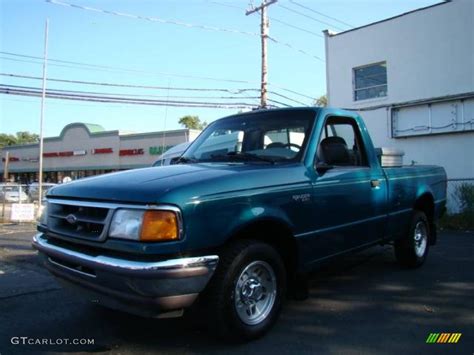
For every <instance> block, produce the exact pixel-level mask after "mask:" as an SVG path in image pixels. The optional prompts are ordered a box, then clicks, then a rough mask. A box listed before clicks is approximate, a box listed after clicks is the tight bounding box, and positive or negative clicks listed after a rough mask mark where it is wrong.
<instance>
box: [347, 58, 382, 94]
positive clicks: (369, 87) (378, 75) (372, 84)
mask: <svg viewBox="0 0 474 355" xmlns="http://www.w3.org/2000/svg"><path fill="white" fill-rule="evenodd" d="M384 96H387V63H386V62H381V63H376V64H370V65H365V66H363V67H359V68H354V101H360V100H367V99H373V98H377V97H384Z"/></svg>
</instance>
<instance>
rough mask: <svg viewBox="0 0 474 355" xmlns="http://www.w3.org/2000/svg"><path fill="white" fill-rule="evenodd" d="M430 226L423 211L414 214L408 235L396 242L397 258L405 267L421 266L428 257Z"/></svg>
mask: <svg viewBox="0 0 474 355" xmlns="http://www.w3.org/2000/svg"><path fill="white" fill-rule="evenodd" d="M429 237H430V226H429V223H428V219H427V218H426V215H425V214H424V213H423V212H421V211H415V213H414V214H413V218H412V222H411V225H410V229H409V232H408V234H407V235H405V236H404V237H403V238H402V239H399V240H397V241H396V242H395V257H396V258H397V261H398V262H399V264H400V265H401V266H403V267H408V268H416V267H419V266H421V265H422V264H423V263H424V262H425V260H426V257H427V255H428V250H429Z"/></svg>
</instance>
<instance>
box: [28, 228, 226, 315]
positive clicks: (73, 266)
mask: <svg viewBox="0 0 474 355" xmlns="http://www.w3.org/2000/svg"><path fill="white" fill-rule="evenodd" d="M32 244H33V247H34V248H35V249H37V250H38V251H39V252H40V256H41V259H42V263H43V265H44V266H45V267H46V268H47V269H48V270H49V271H50V272H51V273H52V274H53V275H54V276H56V277H57V278H58V279H59V280H60V281H61V282H62V283H63V284H66V285H67V286H70V287H72V288H74V289H76V290H80V291H82V293H85V294H86V295H87V297H88V298H89V299H90V300H91V301H93V302H96V303H100V304H103V305H105V306H108V307H110V308H114V309H120V310H123V311H127V312H130V313H134V314H138V315H142V316H148V317H159V316H160V315H163V314H166V313H169V312H173V311H179V310H181V309H183V308H186V307H189V306H190V305H191V304H192V303H193V302H194V301H195V299H196V298H197V296H198V294H199V293H200V292H201V291H202V290H203V289H204V288H205V287H206V285H207V283H208V282H209V279H210V278H211V277H212V275H213V273H214V270H215V269H216V267H217V263H218V261H219V257H218V256H217V255H208V256H199V257H189V258H177V259H170V260H164V261H136V260H125V259H121V258H116V257H110V256H105V255H91V254H86V253H82V252H78V251H74V250H70V249H67V248H64V247H61V246H58V245H54V244H51V243H50V242H48V239H46V238H45V237H44V235H43V233H38V234H36V235H35V236H34V237H33V243H32Z"/></svg>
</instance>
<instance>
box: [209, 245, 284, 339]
mask: <svg viewBox="0 0 474 355" xmlns="http://www.w3.org/2000/svg"><path fill="white" fill-rule="evenodd" d="M256 263H257V264H258V263H261V265H265V267H267V266H270V268H271V269H272V271H273V275H274V276H275V277H274V278H271V279H272V280H276V287H275V291H276V292H275V293H274V295H275V296H274V298H273V297H272V296H268V295H267V294H265V295H264V296H263V299H265V297H270V298H272V299H273V304H272V305H271V306H268V307H267V308H266V309H267V310H268V313H267V315H266V316H265V317H264V318H263V319H261V321H259V322H258V323H256V324H246V323H245V322H244V321H243V320H242V316H239V313H238V311H237V305H236V303H239V302H238V301H236V296H237V297H238V298H237V300H239V299H241V297H242V296H239V295H236V286H237V282H238V281H239V277H240V276H241V274H242V273H243V271H244V270H245V269H246V268H247V267H250V268H251V267H252V265H256ZM254 267H255V266H254ZM250 270H252V269H250ZM249 279H250V278H249ZM249 279H247V280H249ZM269 279H270V278H266V280H269ZM247 280H246V281H245V282H243V283H241V284H245V283H246V282H247ZM265 290H266V289H265ZM252 293H253V290H252ZM285 293H286V270H285V266H284V264H283V261H282V258H281V256H280V254H279V253H278V252H277V251H276V250H275V249H274V248H273V247H272V246H270V245H268V244H265V243H262V242H259V241H255V240H249V239H242V240H236V241H234V242H232V243H231V244H229V245H228V246H226V247H225V248H224V250H223V251H222V253H220V258H219V264H218V267H217V270H216V272H215V274H214V276H213V278H212V279H211V281H210V283H209V285H208V288H207V289H206V293H205V298H206V299H205V304H206V313H207V315H210V316H211V319H209V322H210V326H211V328H212V329H213V330H214V331H215V332H216V334H217V335H219V336H220V337H223V338H225V339H227V340H233V341H248V340H252V339H256V338H258V337H260V336H262V335H263V334H265V333H266V332H267V331H268V330H269V329H270V328H271V327H272V326H273V325H274V324H275V322H276V321H277V319H278V316H279V315H280V311H281V307H282V303H283V301H284V299H285ZM242 299H243V298H242ZM239 304H240V305H241V306H242V303H239ZM245 307H247V306H245ZM240 309H242V308H240ZM247 321H248V320H247Z"/></svg>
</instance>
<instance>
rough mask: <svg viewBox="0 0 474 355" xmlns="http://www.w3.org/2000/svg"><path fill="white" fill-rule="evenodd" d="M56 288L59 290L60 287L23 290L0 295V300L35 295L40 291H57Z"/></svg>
mask: <svg viewBox="0 0 474 355" xmlns="http://www.w3.org/2000/svg"><path fill="white" fill-rule="evenodd" d="M58 290H61V287H59V286H58V287H51V288H46V289H44V290H40V291H30V292H23V293H16V294H14V295H11V296H3V297H2V296H0V300H6V299H9V298H16V297H21V296H29V295H37V294H40V293H46V292H52V291H58Z"/></svg>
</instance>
